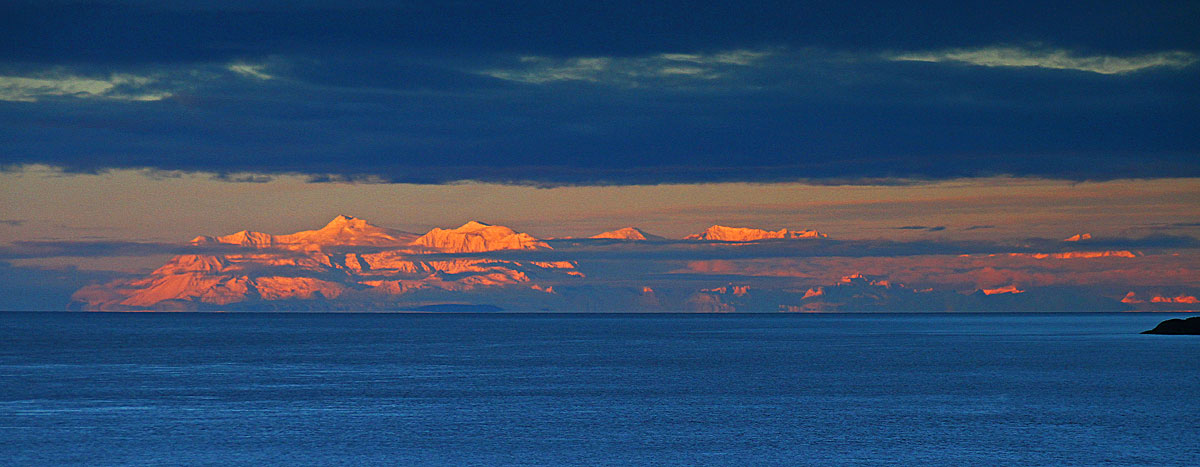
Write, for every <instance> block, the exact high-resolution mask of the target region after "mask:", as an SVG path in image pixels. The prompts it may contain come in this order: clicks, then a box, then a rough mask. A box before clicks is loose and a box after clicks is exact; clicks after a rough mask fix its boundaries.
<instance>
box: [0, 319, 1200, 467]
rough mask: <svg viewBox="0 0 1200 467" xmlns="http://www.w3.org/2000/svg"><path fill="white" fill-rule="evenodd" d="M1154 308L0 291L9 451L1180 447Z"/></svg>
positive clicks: (414, 453) (565, 456)
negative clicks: (879, 309) (315, 306)
mask: <svg viewBox="0 0 1200 467" xmlns="http://www.w3.org/2000/svg"><path fill="white" fill-rule="evenodd" d="M1169 317H1175V316H1174V315H1167V314H1132V313H1126V314H885V315H871V314H833V315H620V314H614V315H544V314H193V313H182V314H107V313H94V314H83V313H78V314H72V313H6V314H0V383H2V384H0V458H4V459H6V460H5V463H6V464H18V465H20V464H41V463H75V464H89V465H96V464H114V463H131V464H218V463H219V464H228V463H237V464H257V463H286V464H363V463H386V464H410V463H423V464H457V465H462V464H487V465H495V464H583V465H595V464H609V465H623V464H630V463H638V464H683V465H694V464H742V465H744V464H817V465H825V464H831V463H834V464H875V463H881V462H891V463H902V464H947V465H963V464H968V463H983V464H987V465H996V464H1069V465H1101V464H1120V465H1131V464H1141V465H1200V442H1198V441H1197V440H1200V337H1197V336H1150V335H1140V334H1137V333H1138V332H1140V331H1142V330H1145V329H1149V328H1151V327H1153V326H1154V325H1155V324H1157V323H1158V322H1159V321H1161V320H1164V319H1167V318H1169Z"/></svg>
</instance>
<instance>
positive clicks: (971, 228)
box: [963, 225, 996, 230]
mask: <svg viewBox="0 0 1200 467" xmlns="http://www.w3.org/2000/svg"><path fill="white" fill-rule="evenodd" d="M994 228H996V226H994V225H972V226H968V227H964V228H963V230H982V229H994Z"/></svg>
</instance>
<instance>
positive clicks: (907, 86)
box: [0, 0, 1200, 308]
mask: <svg viewBox="0 0 1200 467" xmlns="http://www.w3.org/2000/svg"><path fill="white" fill-rule="evenodd" d="M196 3H197V2H180V1H170V0H165V1H142V0H124V1H121V0H116V1H73V0H72V1H59V0H36V1H35V0H9V1H6V2H3V3H2V4H0V265H2V266H3V268H2V269H3V271H0V275H5V276H7V277H41V275H47V274H48V275H50V276H53V277H55V278H57V279H54V280H52V281H49V282H54V283H55V284H57V285H55V286H53V287H49V288H46V289H45V290H42V289H37V290H34V291H31V292H26V294H27V295H30V296H33V297H35V299H22V300H23V301H20V302H17V301H14V300H13V299H11V294H10V299H9V301H7V302H6V301H4V300H3V299H0V307H5V306H10V307H11V306H22V307H30V306H33V307H38V308H40V307H53V306H56V305H53V304H55V303H59V302H62V301H65V300H66V297H67V296H69V295H70V290H73V289H75V288H78V287H79V286H82V285H85V284H89V283H93V282H96V281H104V280H108V279H111V278H113V277H120V276H121V275H122V274H126V275H127V274H135V273H136V274H144V273H145V272H147V271H148V270H151V269H153V268H154V267H156V265H157V264H161V263H162V262H163V261H164V260H165V259H166V258H169V257H170V255H171V254H174V253H176V251H175V250H174V249H173V248H171V247H170V246H171V245H173V244H183V243H186V242H187V241H188V240H189V239H191V238H193V237H195V236H196V235H220V234H227V233H232V232H236V231H238V230H242V229H250V230H256V231H264V232H270V233H276V234H282V233H288V232H295V231H299V230H305V229H312V228H318V227H320V226H321V225H324V224H325V223H326V222H328V220H329V219H331V218H333V217H334V216H336V215H339V214H349V215H355V216H358V217H362V218H365V219H368V220H369V221H371V222H373V223H375V224H378V225H383V226H387V227H392V228H397V229H401V230H406V231H411V232H416V233H423V232H425V231H428V230H429V229H432V228H434V227H454V226H458V225H461V224H462V223H464V222H466V221H468V220H481V221H485V222H490V223H496V224H503V225H507V226H510V227H513V228H514V229H517V230H520V231H524V232H529V233H531V234H533V235H535V236H537V237H539V238H546V237H565V236H588V235H591V234H594V233H598V232H601V231H605V230H612V229H616V228H620V227H625V226H629V225H636V226H638V227H641V228H644V229H646V230H647V231H650V232H653V233H657V234H659V235H663V236H666V237H669V238H681V237H683V236H684V235H688V234H691V233H695V232H699V231H701V230H703V229H704V228H706V227H707V226H709V225H713V224H724V225H738V226H747V227H760V228H764V229H772V230H776V229H781V228H791V229H817V230H820V231H821V232H823V233H827V234H828V235H830V238H835V239H841V240H846V241H875V240H888V241H898V242H984V243H986V244H988V245H994V244H1000V243H1003V244H1009V245H1020V244H1021V242H1022V241H1025V240H1028V239H1031V238H1032V239H1062V238H1065V237H1067V236H1070V235H1074V234H1077V233H1083V232H1088V233H1092V234H1093V235H1095V236H1096V237H1097V239H1101V238H1108V239H1109V241H1111V242H1115V243H1113V244H1121V245H1125V246H1128V247H1130V248H1134V247H1139V246H1144V247H1146V248H1165V247H1164V245H1171V247H1170V248H1173V249H1171V250H1169V251H1167V250H1162V253H1163V254H1166V255H1173V254H1182V255H1184V258H1188V259H1187V260H1183V261H1182V262H1181V263H1179V264H1181V265H1182V266H1179V265H1175V266H1171V267H1173V268H1175V267H1176V266H1178V267H1182V268H1184V269H1185V272H1184V273H1181V274H1176V275H1173V276H1171V275H1170V274H1168V276H1171V277H1177V278H1182V279H1178V280H1176V279H1172V281H1170V282H1169V283H1163V284H1160V285H1162V286H1163V287H1168V288H1170V287H1174V288H1175V289H1173V290H1176V289H1177V290H1180V291H1182V292H1180V293H1183V292H1188V293H1194V292H1189V291H1191V290H1193V288H1195V287H1200V278H1197V277H1195V276H1194V275H1193V274H1194V272H1195V271H1196V269H1197V267H1196V266H1195V265H1196V262H1195V260H1196V259H1197V256H1195V254H1196V253H1195V251H1194V244H1195V243H1194V241H1195V239H1196V238H1197V237H1198V236H1200V138H1197V137H1196V136H1195V135H1197V134H1200V84H1198V83H1200V27H1198V26H1197V18H1200V3H1197V2H1173V1H1172V2H1115V1H1114V2H1106V1H1099V2H1097V1H1089V2H1042V1H1038V2H1034V1H1006V2H941V1H926V2H895V1H891V2H868V1H836V2H834V1H828V2H826V1H813V2H766V1H738V2H703V1H692V2H669V1H668V2H641V1H612V2H592V1H560V2H513V1H497V2H489V1H481V2H458V1H441V2H390V1H371V0H368V1H338V2H329V1H322V0H302V1H275V0H257V1H254V0H251V1H236V2H233V1H230V2H224V1H212V2H199V3H201V4H196ZM1164 239H1167V240H1164ZM39 242H40V243H39ZM122 242H125V243H122ZM129 242H141V243H145V244H154V245H164V246H166V248H160V249H154V248H150V249H149V250H145V251H142V250H139V251H142V252H141V253H138V254H136V255H130V252H129V251H128V248H127V244H128V243H129ZM1121 242H1125V243H1121ZM1139 242H1141V243H1139ZM51 243H53V248H50V244H51ZM1026 243H1028V242H1026ZM120 245H126V247H121V246H120ZM1188 245H1192V246H1188ZM105 248H111V249H110V250H105ZM121 248H125V249H121ZM80 249H84V250H86V251H87V254H78V255H74V254H67V253H64V252H69V251H76V250H80ZM150 250H153V251H150ZM1154 251H1158V250H1154ZM791 259H792V260H794V258H791ZM877 263H878V262H877ZM780 264H782V263H780ZM889 264H890V263H889ZM1155 264H1158V263H1155ZM1171 264H1175V263H1171ZM865 267H866V265H864V264H857V265H852V266H845V271H840V272H846V273H851V272H854V270H857V269H863V268H865ZM898 267H899V266H897V268H898ZM1094 267H1095V268H1104V267H1108V266H1106V265H1099V264H1098V265H1095V266H1094ZM1148 268H1149V267H1148ZM1177 269H1178V268H1176V269H1172V270H1173V271H1174V270H1177ZM872 270H873V271H875V272H874V273H875V274H878V275H887V272H888V271H887V270H882V269H879V268H874V269H872ZM1146 271H1150V272H1151V273H1152V272H1153V268H1149V269H1147V270H1146ZM1143 272H1145V271H1143ZM1081 280H1082V279H1081ZM29 282H30V284H32V285H29V286H28V287H35V286H36V284H38V283H44V282H47V281H46V280H37V281H33V280H31V281H29ZM1111 282H1112V281H1109V282H1106V284H1109V285H1111ZM22 283H24V282H22ZM1089 284H1091V283H1089ZM1083 285H1088V284H1083ZM1091 285H1095V284H1091ZM22 287H25V286H22ZM69 289H70V290H69ZM1164 290H1165V289H1164ZM31 304H32V305H31Z"/></svg>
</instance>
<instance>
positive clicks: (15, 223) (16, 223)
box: [0, 219, 25, 227]
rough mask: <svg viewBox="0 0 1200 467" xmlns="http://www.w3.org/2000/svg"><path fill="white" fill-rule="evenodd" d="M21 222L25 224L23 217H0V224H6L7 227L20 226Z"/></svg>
mask: <svg viewBox="0 0 1200 467" xmlns="http://www.w3.org/2000/svg"><path fill="white" fill-rule="evenodd" d="M23 224H25V220H24V219H0V225H7V226H9V227H20V226H21V225H23Z"/></svg>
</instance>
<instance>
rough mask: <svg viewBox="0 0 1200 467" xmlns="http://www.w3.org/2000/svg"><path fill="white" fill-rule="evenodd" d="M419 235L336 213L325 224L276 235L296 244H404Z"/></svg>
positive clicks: (279, 240) (286, 242)
mask: <svg viewBox="0 0 1200 467" xmlns="http://www.w3.org/2000/svg"><path fill="white" fill-rule="evenodd" d="M416 237H417V236H416V235H415V234H411V233H408V232H402V231H399V230H394V229H387V228H383V227H379V226H376V225H372V224H370V223H368V222H367V221H365V220H363V219H359V218H357V217H353V216H345V215H342V216H337V217H335V218H334V219H333V220H332V221H329V223H328V224H325V227H321V228H320V229H317V230H305V231H301V232H296V233H294V234H289V235H279V236H276V237H275V240H276V242H277V243H284V244H293V245H322V246H327V245H355V246H401V245H405V244H407V243H408V242H411V241H412V240H413V239H415V238H416Z"/></svg>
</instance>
